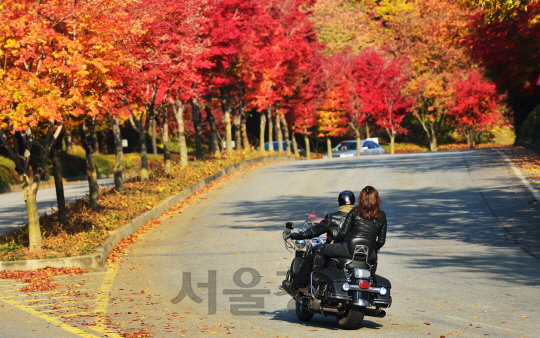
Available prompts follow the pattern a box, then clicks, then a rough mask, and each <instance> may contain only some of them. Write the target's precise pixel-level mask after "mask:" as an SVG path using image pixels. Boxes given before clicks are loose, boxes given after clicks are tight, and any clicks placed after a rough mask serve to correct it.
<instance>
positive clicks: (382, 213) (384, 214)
mask: <svg viewBox="0 0 540 338" xmlns="http://www.w3.org/2000/svg"><path fill="white" fill-rule="evenodd" d="M379 212H380V213H381V217H382V218H386V213H385V212H384V211H382V210H380V211H379Z"/></svg>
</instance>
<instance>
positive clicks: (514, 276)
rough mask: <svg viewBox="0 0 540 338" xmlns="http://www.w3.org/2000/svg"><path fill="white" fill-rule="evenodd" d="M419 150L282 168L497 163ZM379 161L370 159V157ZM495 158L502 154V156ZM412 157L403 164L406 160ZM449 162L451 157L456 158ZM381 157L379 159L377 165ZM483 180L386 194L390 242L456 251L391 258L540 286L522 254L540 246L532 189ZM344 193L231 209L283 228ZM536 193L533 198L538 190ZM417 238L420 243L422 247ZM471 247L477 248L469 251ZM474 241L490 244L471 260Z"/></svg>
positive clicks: (475, 167)
mask: <svg viewBox="0 0 540 338" xmlns="http://www.w3.org/2000/svg"><path fill="white" fill-rule="evenodd" d="M419 156H424V155H423V154H419V155H408V156H406V157H403V158H400V159H392V160H391V159H388V160H387V159H385V156H381V157H377V158H376V159H377V160H376V161H367V160H366V161H363V160H357V161H354V162H351V161H348V162H340V161H339V160H338V161H335V162H332V161H321V166H314V165H313V164H311V163H310V164H307V163H305V164H304V163H294V164H293V165H287V166H282V167H280V168H279V169H277V170H278V174H279V173H283V175H287V174H288V173H289V172H298V171H309V170H331V172H332V175H340V170H350V169H351V166H352V165H356V166H358V168H359V169H360V170H361V169H365V168H367V167H371V166H376V167H380V166H381V165H386V163H387V164H388V165H389V166H390V165H391V166H397V164H396V163H398V162H399V167H398V168H395V169H393V170H398V171H401V172H402V173H404V174H406V173H408V172H413V171H414V172H417V171H425V172H426V173H428V172H440V171H445V170H447V169H448V168H449V167H451V166H454V168H453V170H454V171H455V170H456V167H457V168H458V170H465V171H466V170H469V169H470V171H471V172H475V173H478V172H481V171H482V170H483V169H488V168H492V167H493V166H494V163H493V159H494V157H491V158H490V159H486V155H485V153H484V152H477V153H468V154H467V158H466V159H465V161H464V156H463V154H462V153H461V152H448V153H446V152H445V153H444V154H440V155H439V156H441V157H443V158H444V161H442V160H441V161H431V162H428V161H425V160H424V161H422V162H421V166H415V165H414V164H415V163H417V161H418V159H419ZM371 158H374V157H370V158H369V159H371ZM497 158H498V156H497V157H495V159H497ZM404 161H405V162H407V164H406V165H403V162H404ZM449 161H450V162H449ZM375 162H376V163H375ZM477 180H484V181H485V182H486V184H484V185H482V186H477V185H476V183H474V184H473V183H471V182H470V181H469V182H467V184H463V185H460V186H452V187H449V188H447V189H436V188H425V187H424V188H421V189H419V188H415V187H412V186H411V187H410V189H401V190H400V189H392V190H386V191H381V195H382V199H383V202H384V204H383V210H384V211H385V212H386V214H387V216H388V236H389V238H388V241H387V243H390V242H391V241H392V238H399V239H400V240H407V239H411V240H418V239H421V240H423V241H424V242H423V243H425V245H426V246H438V247H440V246H441V245H442V246H444V245H448V246H449V248H448V252H450V253H449V254H447V255H445V256H444V257H441V256H440V254H439V255H433V256H430V255H429V254H425V253H422V255H421V256H419V255H418V253H417V252H415V248H411V249H410V250H409V251H410V252H409V251H408V250H405V251H403V250H400V251H399V253H396V252H386V253H384V251H385V250H384V248H383V250H382V251H383V253H384V254H387V255H407V256H409V259H408V260H407V261H408V262H410V264H411V266H410V268H412V269H419V270H426V269H432V268H433V269H435V268H438V267H445V266H446V267H455V268H456V269H457V270H459V271H463V272H474V271H482V272H484V273H490V274H492V275H493V277H494V278H498V279H504V280H508V281H511V282H513V283H519V284H523V285H540V272H539V271H538V264H535V265H533V266H531V265H530V260H528V261H527V262H528V263H527V262H524V261H522V260H521V259H520V258H518V257H519V256H521V254H522V253H523V252H522V250H521V248H520V246H522V245H526V244H528V245H538V246H540V227H539V226H538V225H539V224H540V208H539V206H538V203H533V204H530V198H529V196H528V194H529V193H528V191H527V192H524V191H521V192H516V191H517V190H511V189H510V188H509V187H513V186H515V185H516V180H517V178H516V177H515V176H514V175H507V176H504V177H498V178H497V179H496V181H494V182H489V180H490V179H489V178H482V177H479V178H475V179H474V180H473V181H474V182H476V181H477ZM338 193H339V191H337V190H336V191H335V192H333V193H332V194H331V196H326V197H325V196H323V197H321V198H320V199H318V200H314V198H313V197H306V196H301V195H286V196H282V197H280V198H279V199H274V200H265V201H264V202H253V201H236V202H231V205H233V204H234V208H230V209H229V210H235V211H234V212H229V213H227V212H226V211H224V214H226V215H229V216H241V215H245V214H249V213H253V211H254V210H256V211H257V213H256V214H255V215H254V216H253V217H254V219H255V221H256V222H257V223H258V224H259V226H258V228H257V230H263V231H265V230H266V231H274V230H283V229H284V223H285V222H286V221H296V222H300V224H298V223H296V222H295V223H296V224H297V227H298V226H300V227H301V221H302V220H303V218H304V217H306V216H307V214H308V213H309V211H310V210H311V209H312V208H313V207H314V206H315V205H316V204H317V203H318V202H325V201H326V202H329V201H332V200H333V199H335V197H334V196H337V194H338ZM531 196H532V195H531ZM252 226H253V224H252V223H250V222H245V223H241V222H240V223H235V224H234V225H229V226H228V227H230V228H233V229H252ZM417 244H418V243H417V242H416V244H415V245H417ZM467 245H471V247H469V248H467ZM473 246H481V247H488V250H487V252H488V254H484V253H485V252H486V251H485V250H483V251H482V252H483V253H482V254H481V255H479V256H474V257H469V256H467V255H465V254H464V253H463V252H464V251H465V252H469V253H470V252H471V251H470V250H469V249H472V248H473Z"/></svg>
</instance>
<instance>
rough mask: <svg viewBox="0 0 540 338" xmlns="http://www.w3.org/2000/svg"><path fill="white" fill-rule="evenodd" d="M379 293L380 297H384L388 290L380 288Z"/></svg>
mask: <svg viewBox="0 0 540 338" xmlns="http://www.w3.org/2000/svg"><path fill="white" fill-rule="evenodd" d="M379 293H380V294H381V296H384V295H386V294H387V293H388V290H387V289H386V288H385V287H382V288H381V290H379Z"/></svg>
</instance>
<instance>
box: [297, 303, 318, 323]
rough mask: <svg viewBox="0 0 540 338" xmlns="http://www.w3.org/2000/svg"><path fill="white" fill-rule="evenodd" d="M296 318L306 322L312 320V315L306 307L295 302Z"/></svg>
mask: <svg viewBox="0 0 540 338" xmlns="http://www.w3.org/2000/svg"><path fill="white" fill-rule="evenodd" d="M296 316H297V317H298V319H300V320H302V321H306V322H307V321H309V320H311V318H313V316H314V314H313V313H312V312H311V311H309V310H308V308H307V307H306V306H304V305H302V304H301V303H298V302H296Z"/></svg>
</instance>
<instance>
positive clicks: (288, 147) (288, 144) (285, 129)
mask: <svg viewBox="0 0 540 338" xmlns="http://www.w3.org/2000/svg"><path fill="white" fill-rule="evenodd" d="M281 123H282V124H283V134H284V135H285V148H286V150H287V154H292V153H291V142H290V139H289V127H288V126H287V120H285V115H281Z"/></svg>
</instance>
